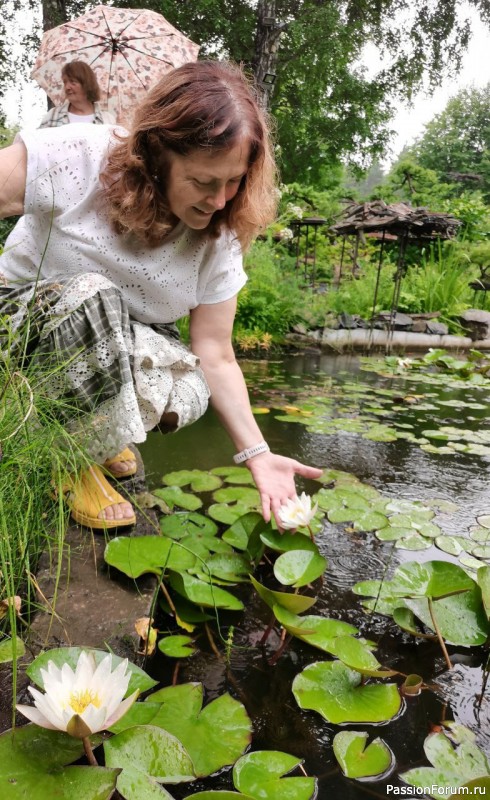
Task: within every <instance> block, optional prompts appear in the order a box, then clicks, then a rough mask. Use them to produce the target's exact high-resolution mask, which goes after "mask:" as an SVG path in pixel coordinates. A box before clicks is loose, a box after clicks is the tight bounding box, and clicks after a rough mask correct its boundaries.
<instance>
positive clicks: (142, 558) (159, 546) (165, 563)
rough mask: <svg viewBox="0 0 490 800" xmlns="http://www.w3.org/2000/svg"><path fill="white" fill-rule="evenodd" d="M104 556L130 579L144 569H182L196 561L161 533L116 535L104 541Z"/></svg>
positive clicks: (137, 575) (137, 576)
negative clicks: (151, 534) (159, 534)
mask: <svg viewBox="0 0 490 800" xmlns="http://www.w3.org/2000/svg"><path fill="white" fill-rule="evenodd" d="M104 559H105V561H106V563H107V564H110V565H111V567H116V568H117V569H118V570H119V571H120V572H124V574H125V575H128V576H129V577H130V578H139V576H140V575H143V574H144V573H146V572H153V573H155V574H156V575H160V574H161V572H162V570H163V569H165V570H168V569H173V570H176V571H180V570H186V569H190V568H191V567H193V566H194V564H195V563H196V559H195V556H194V554H193V553H190V552H188V550H186V549H185V548H183V547H180V546H179V543H178V542H175V541H173V540H172V539H167V538H166V537H164V536H116V537H114V539H111V540H110V541H109V542H108V543H107V545H106V548H105V551H104Z"/></svg>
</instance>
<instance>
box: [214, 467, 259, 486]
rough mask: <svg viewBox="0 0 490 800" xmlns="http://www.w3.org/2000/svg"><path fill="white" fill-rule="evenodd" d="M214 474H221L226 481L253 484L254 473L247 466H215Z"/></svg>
mask: <svg viewBox="0 0 490 800" xmlns="http://www.w3.org/2000/svg"><path fill="white" fill-rule="evenodd" d="M210 472H211V474H212V475H219V476H220V477H222V478H223V480H224V481H225V483H237V484H243V483H245V484H253V483H254V479H253V477H252V473H251V472H250V470H249V469H247V468H246V467H214V469H212V470H210Z"/></svg>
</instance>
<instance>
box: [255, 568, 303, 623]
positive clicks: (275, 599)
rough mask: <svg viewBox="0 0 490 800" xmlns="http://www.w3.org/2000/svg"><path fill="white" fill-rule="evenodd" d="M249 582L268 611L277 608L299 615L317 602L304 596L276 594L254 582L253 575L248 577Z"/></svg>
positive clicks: (285, 593)
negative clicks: (267, 607)
mask: <svg viewBox="0 0 490 800" xmlns="http://www.w3.org/2000/svg"><path fill="white" fill-rule="evenodd" d="M250 580H251V582H252V585H253V587H254V588H255V590H256V592H257V594H258V595H259V597H261V599H262V600H263V601H264V603H265V604H266V605H268V606H269V608H270V609H273V608H274V607H275V606H279V607H282V608H285V609H287V610H288V611H291V612H292V613H293V614H301V613H302V612H303V611H307V610H308V609H309V608H311V607H312V606H313V605H314V604H315V603H316V601H317V598H316V597H307V595H305V594H292V593H291V594H288V593H287V592H276V591H273V590H272V589H267V588H266V587H265V586H262V584H260V583H259V582H258V581H256V580H255V578H254V577H253V575H250Z"/></svg>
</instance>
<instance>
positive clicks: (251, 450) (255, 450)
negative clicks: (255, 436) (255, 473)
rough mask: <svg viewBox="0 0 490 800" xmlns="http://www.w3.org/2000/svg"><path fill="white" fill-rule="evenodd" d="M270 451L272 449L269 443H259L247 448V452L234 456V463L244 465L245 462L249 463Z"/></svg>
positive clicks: (243, 451)
mask: <svg viewBox="0 0 490 800" xmlns="http://www.w3.org/2000/svg"><path fill="white" fill-rule="evenodd" d="M269 450H270V447H269V445H268V444H267V442H259V443H258V444H256V445H255V446H254V447H246V448H245V450H242V451H241V452H240V453H237V454H236V456H233V461H234V462H235V464H242V462H243V461H247V460H248V459H249V458H253V457H254V456H259V455H260V454H261V453H267V452H269Z"/></svg>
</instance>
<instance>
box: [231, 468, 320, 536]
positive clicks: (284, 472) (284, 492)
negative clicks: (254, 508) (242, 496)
mask: <svg viewBox="0 0 490 800" xmlns="http://www.w3.org/2000/svg"><path fill="white" fill-rule="evenodd" d="M247 466H248V468H249V470H250V472H251V473H252V477H253V479H254V482H255V485H256V486H257V489H258V490H259V493H260V499H261V502H262V514H263V516H264V519H265V521H266V522H269V520H270V518H271V515H272V516H274V518H275V520H276V523H277V526H278V527H279V529H280V530H282V526H281V521H280V519H279V514H278V511H279V509H280V507H281V506H282V505H284V504H285V503H286V501H287V500H288V499H292V498H294V497H296V494H297V490H296V485H295V482H294V478H295V475H300V476H301V477H302V478H309V479H312V480H314V479H315V478H319V477H320V475H321V474H322V470H321V469H318V468H317V467H308V466H306V464H301V463H300V462H299V461H296V460H295V459H294V458H287V457H285V456H279V455H277V454H276V453H262V454H261V455H260V456H255V458H251V459H249V461H248V462H247Z"/></svg>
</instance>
